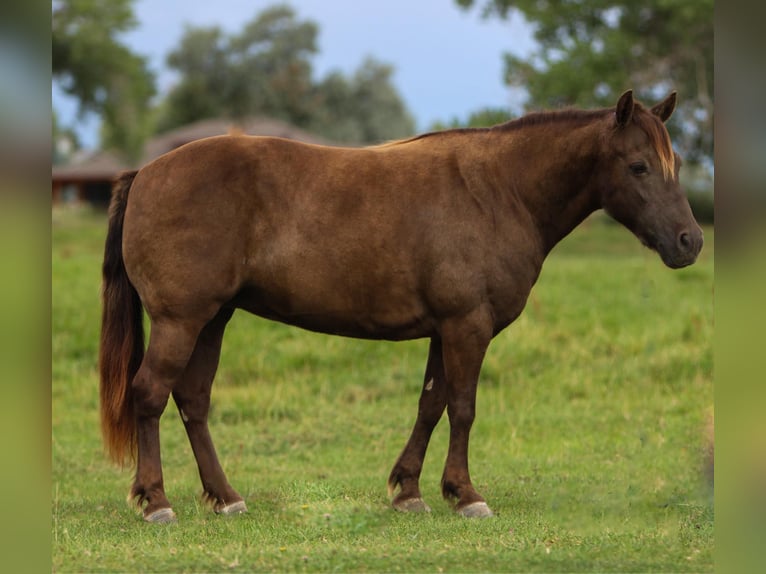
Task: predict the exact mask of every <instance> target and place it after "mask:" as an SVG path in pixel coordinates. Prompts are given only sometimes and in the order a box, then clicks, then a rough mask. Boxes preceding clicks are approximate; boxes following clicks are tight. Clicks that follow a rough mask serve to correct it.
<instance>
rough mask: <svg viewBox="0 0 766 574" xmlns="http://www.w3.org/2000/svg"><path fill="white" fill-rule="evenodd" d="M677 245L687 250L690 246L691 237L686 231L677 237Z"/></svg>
mask: <svg viewBox="0 0 766 574" xmlns="http://www.w3.org/2000/svg"><path fill="white" fill-rule="evenodd" d="M678 243H679V244H680V245H681V247H683V248H685V249H689V248H690V247H691V246H692V238H691V235H689V233H688V232H686V231H683V232H681V234H680V235H679V236H678Z"/></svg>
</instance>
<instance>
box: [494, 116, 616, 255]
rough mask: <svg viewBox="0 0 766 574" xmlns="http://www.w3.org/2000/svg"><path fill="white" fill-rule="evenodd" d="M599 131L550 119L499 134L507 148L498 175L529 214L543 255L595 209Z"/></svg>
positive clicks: (597, 201) (596, 127) (590, 127)
mask: <svg viewBox="0 0 766 574" xmlns="http://www.w3.org/2000/svg"><path fill="white" fill-rule="evenodd" d="M600 129H601V128H600V126H598V125H597V124H596V123H593V124H589V125H585V126H579V127H576V128H573V127H572V126H571V125H567V124H566V122H560V123H559V122H552V123H550V124H547V125H540V126H529V127H525V128H521V129H519V130H517V131H514V132H510V133H508V134H504V136H503V137H506V138H508V141H509V147H510V156H508V155H506V157H505V158H503V159H501V160H500V163H499V166H500V169H501V170H502V173H503V179H504V180H505V181H506V182H507V183H508V190H509V192H511V193H514V194H516V195H517V197H518V199H519V201H520V202H521V203H522V204H523V205H524V206H525V207H526V209H527V211H528V212H529V214H530V215H531V218H532V220H533V221H534V223H535V225H536V226H537V229H538V232H539V235H540V238H541V241H542V245H543V249H544V250H545V253H546V254H547V253H548V252H549V251H550V250H551V249H553V247H554V246H555V245H556V244H557V243H558V242H559V241H561V240H562V239H563V238H564V237H566V236H567V235H568V234H569V233H570V232H571V231H572V230H573V229H574V228H575V227H577V226H578V225H579V224H580V223H581V222H582V221H583V220H584V219H585V218H586V217H587V216H588V215H590V214H591V213H593V212H594V211H595V210H596V209H598V208H599V207H600V200H599V197H598V190H597V188H596V185H595V182H594V181H593V174H594V169H595V167H596V165H595V164H596V161H597V159H598V149H599V147H598V146H599V143H598V140H599V131H600Z"/></svg>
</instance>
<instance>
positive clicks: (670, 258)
mask: <svg viewBox="0 0 766 574" xmlns="http://www.w3.org/2000/svg"><path fill="white" fill-rule="evenodd" d="M675 106H676V93H675V92H673V93H671V94H670V95H669V96H668V97H667V98H665V99H664V100H663V101H662V102H660V103H659V104H657V105H656V106H654V107H653V108H651V109H646V108H645V107H644V106H642V105H641V104H639V103H637V102H634V100H633V92H632V91H628V92H625V93H624V94H623V95H622V96H621V97H620V100H619V101H618V102H617V107H616V108H615V114H614V118H613V120H610V121H611V122H612V124H611V125H610V126H609V128H608V133H607V135H606V138H605V140H604V144H605V149H604V154H605V159H606V160H607V161H606V162H605V163H604V164H603V165H604V166H606V167H605V171H604V172H603V173H602V176H601V177H602V179H600V181H599V184H600V189H601V202H602V206H603V207H604V209H605V210H606V211H607V212H608V213H609V214H610V215H611V216H612V217H614V218H615V219H616V220H617V221H619V222H620V223H622V224H623V225H625V227H627V228H628V229H630V230H631V231H632V232H633V233H634V234H635V235H636V236H637V237H638V238H639V239H640V240H641V242H642V243H644V244H645V245H647V246H648V247H650V248H652V249H654V250H655V251H657V252H658V253H659V254H660V257H662V261H663V262H664V263H665V265H667V266H668V267H672V268H674V269H675V268H679V267H685V266H686V265H691V264H692V263H694V261H695V260H696V259H697V255H698V254H699V252H700V250H701V249H702V230H701V229H700V227H699V225H697V222H696V221H695V220H694V216H693V215H692V211H691V208H690V207H689V202H688V200H687V198H686V195H685V194H684V193H683V191H682V190H681V186H680V184H679V182H678V169H679V168H680V167H681V166H680V164H681V160H680V158H679V157H678V155H677V154H676V153H675V152H674V151H673V148H672V146H671V143H670V136H669V135H668V132H667V130H666V129H665V125H664V122H666V121H667V119H668V118H669V117H670V115H671V114H672V113H673V110H674V109H675Z"/></svg>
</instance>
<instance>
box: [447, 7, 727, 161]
mask: <svg viewBox="0 0 766 574" xmlns="http://www.w3.org/2000/svg"><path fill="white" fill-rule="evenodd" d="M455 1H456V3H457V4H458V5H460V6H462V7H463V8H471V7H473V6H475V5H477V4H478V5H481V6H482V10H483V15H484V16H485V17H500V18H508V17H509V16H511V14H514V13H515V14H520V15H522V16H523V17H524V18H525V19H526V20H527V21H528V22H529V23H530V24H531V25H532V26H533V28H534V35H535V39H536V40H537V42H538V49H537V51H536V52H535V53H533V54H532V56H531V57H530V58H529V59H527V60H524V59H521V58H518V57H516V56H513V55H510V54H508V55H506V56H505V59H506V81H507V83H508V84H509V85H512V86H519V87H523V88H525V89H526V90H527V93H528V94H529V101H528V107H534V106H542V107H558V106H562V105H577V106H587V107H591V106H607V105H612V104H613V102H614V101H616V98H617V97H618V96H619V94H620V93H621V92H622V91H623V90H625V89H627V88H634V89H635V90H636V93H637V95H638V97H639V98H641V99H643V100H644V101H646V102H652V101H654V100H656V99H657V98H659V97H662V96H664V95H666V94H667V92H669V91H670V90H671V89H675V90H677V91H678V92H679V96H680V98H679V107H678V109H677V110H676V113H675V114H674V116H673V118H672V119H671V122H670V126H669V127H670V130H671V132H672V134H673V136H674V141H676V142H677V145H678V147H679V148H680V151H682V153H683V154H684V155H685V156H687V158H688V159H689V160H691V161H701V160H705V159H707V160H712V150H713V134H712V123H713V0H645V1H643V2H629V1H627V0H623V1H615V0H481V1H477V0H455Z"/></svg>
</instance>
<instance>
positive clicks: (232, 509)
mask: <svg viewBox="0 0 766 574" xmlns="http://www.w3.org/2000/svg"><path fill="white" fill-rule="evenodd" d="M243 512H247V505H246V504H245V501H244V500H238V501H237V502H232V503H231V504H227V505H226V506H223V507H221V508H218V509H216V511H215V513H216V514H225V515H227V516H228V515H231V514H242V513H243Z"/></svg>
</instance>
